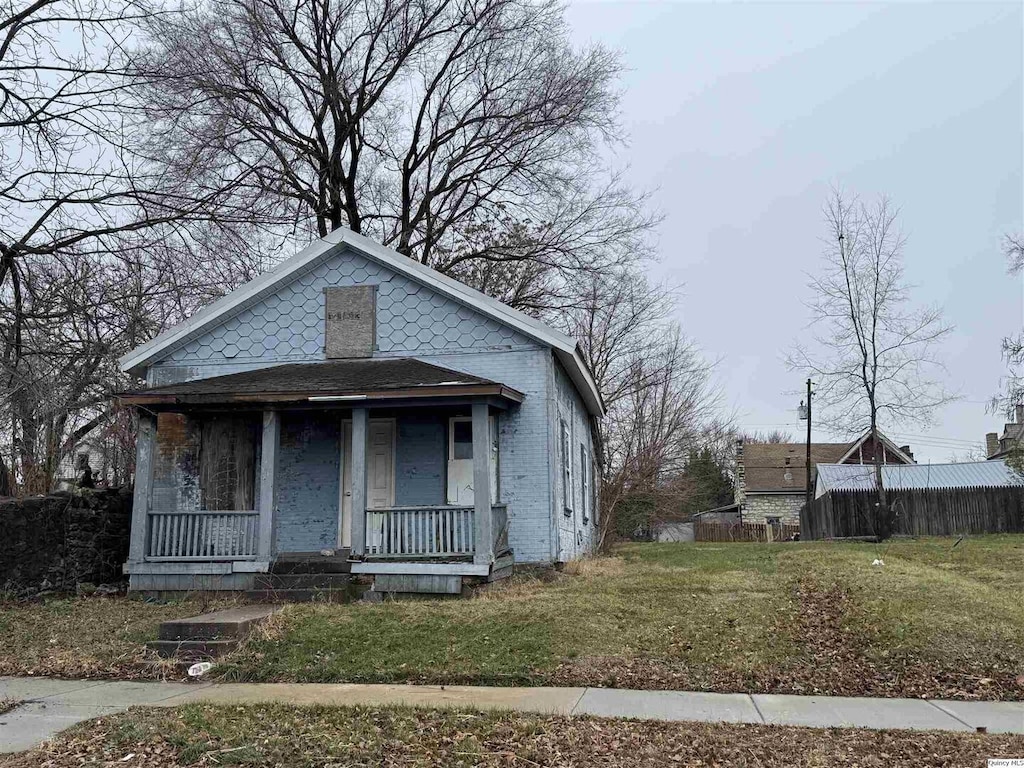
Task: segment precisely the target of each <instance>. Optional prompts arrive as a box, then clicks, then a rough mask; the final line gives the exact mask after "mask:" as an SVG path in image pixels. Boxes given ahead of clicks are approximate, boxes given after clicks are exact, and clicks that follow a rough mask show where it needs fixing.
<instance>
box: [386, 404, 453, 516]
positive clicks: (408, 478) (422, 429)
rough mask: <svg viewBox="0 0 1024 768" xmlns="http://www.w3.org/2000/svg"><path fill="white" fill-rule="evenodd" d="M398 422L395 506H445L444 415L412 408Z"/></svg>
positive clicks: (402, 414)
mask: <svg viewBox="0 0 1024 768" xmlns="http://www.w3.org/2000/svg"><path fill="white" fill-rule="evenodd" d="M397 422H398V425H397V426H398V438H397V445H396V447H395V454H396V455H395V506H399V507H417V506H427V505H430V504H444V503H445V483H446V477H445V457H446V455H447V436H446V431H447V427H448V419H447V416H445V415H443V414H441V413H433V412H421V411H419V410H415V409H411V410H409V411H407V412H403V413H400V414H399V416H398V418H397Z"/></svg>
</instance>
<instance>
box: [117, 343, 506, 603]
mask: <svg viewBox="0 0 1024 768" xmlns="http://www.w3.org/2000/svg"><path fill="white" fill-rule="evenodd" d="M283 369H285V370H283ZM124 399H125V400H126V401H128V402H131V403H132V404H134V405H135V406H136V408H137V409H138V412H139V430H138V442H137V446H138V447H137V467H136V486H135V496H134V511H133V518H132V525H133V527H132V541H131V551H130V555H129V561H128V563H126V565H125V570H126V572H127V573H128V574H129V575H130V577H131V584H132V589H136V590H153V591H173V590H179V589H242V590H245V589H252V588H253V584H254V583H256V581H257V579H258V576H257V574H261V573H267V572H270V571H273V570H275V563H281V562H282V561H287V562H288V563H289V564H290V568H291V572H292V573H295V572H296V571H295V567H296V563H302V562H307V561H308V562H313V561H318V560H322V559H324V558H329V559H330V560H332V561H333V562H338V561H342V560H343V561H345V562H346V563H347V567H346V568H345V570H351V572H352V573H355V574H360V573H362V574H369V575H372V576H374V577H392V576H396V577H409V576H424V577H485V578H490V577H493V576H494V575H495V571H496V568H495V563H498V568H499V569H502V570H504V569H505V568H506V565H510V563H511V557H510V554H511V553H510V551H509V547H508V526H509V512H508V508H507V506H506V505H505V504H504V503H502V498H501V488H500V472H499V468H500V455H499V453H500V450H499V446H500V440H499V432H500V430H501V425H502V420H503V416H504V414H505V413H506V412H507V411H508V409H510V408H515V407H517V406H518V403H519V402H520V401H521V400H522V395H520V394H519V393H518V392H515V391H514V390H510V389H509V388H507V387H504V386H503V385H501V384H498V383H495V382H490V381H487V380H483V379H479V378H477V377H472V376H467V375H465V374H460V373H457V372H454V371H450V370H448V369H444V368H439V367H437V366H431V365H428V364H425V363H420V362H418V361H412V360H359V361H339V362H329V363H315V364H304V365H287V366H277V367H274V368H270V369H262V370H260V371H253V372H248V373H242V374H233V375H229V376H222V377H215V378H210V379H204V380H201V381H195V382H190V383H185V384H178V385H169V386H165V387H157V388H153V389H148V390H142V391H140V392H135V393H129V394H127V395H125V396H124Z"/></svg>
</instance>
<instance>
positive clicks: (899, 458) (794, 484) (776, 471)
mask: <svg viewBox="0 0 1024 768" xmlns="http://www.w3.org/2000/svg"><path fill="white" fill-rule="evenodd" d="M870 436H871V430H866V431H865V432H864V433H863V434H862V435H861V436H860V437H858V438H857V439H856V440H853V441H851V442H849V443H811V469H812V471H813V470H814V469H815V468H816V467H817V466H818V465H819V464H821V465H824V464H851V463H852V464H859V462H854V461H853V459H855V458H856V454H857V449H858V448H859V447H860V446H861V445H863V444H864V442H865V441H866V440H867V439H868V438H870ZM878 437H879V438H880V440H881V442H882V444H883V445H884V446H885V450H886V453H887V454H890V455H891V456H892V458H893V459H896V461H890V462H889V463H890V464H913V463H914V460H913V458H911V457H910V456H908V455H907V454H906V452H904V451H903V450H901V449H900V448H898V447H897V446H896V444H895V443H893V442H892V441H891V440H890V439H889V438H887V437H886V436H885V435H883V434H882V433H881V432H879V433H878ZM787 473H788V475H789V476H788V477H787ZM743 479H744V486H743V487H744V490H745V491H746V492H747V493H780V492H781V493H785V492H792V493H806V491H807V443H748V442H744V443H743ZM812 482H813V480H812Z"/></svg>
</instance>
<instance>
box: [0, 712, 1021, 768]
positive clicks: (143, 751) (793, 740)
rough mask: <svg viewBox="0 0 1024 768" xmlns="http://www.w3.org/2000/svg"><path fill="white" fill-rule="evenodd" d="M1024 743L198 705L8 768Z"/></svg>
mask: <svg viewBox="0 0 1024 768" xmlns="http://www.w3.org/2000/svg"><path fill="white" fill-rule="evenodd" d="M1020 754H1024V737H1022V736H1011V735H988V734H972V733H943V732H934V731H932V732H912V731H869V730H861V729H828V730H825V729H821V730H819V729H810V728H792V727H780V726H767V725H730V724H704V723H665V722H657V721H629V720H609V719H603V718H591V717H572V718H570V717H558V716H549V717H545V716H539V715H538V716H532V715H525V714H510V713H495V712H491V713H482V712H467V711H455V710H417V709H409V708H390V707H376V708H368V707H295V706H283V705H252V706H246V707H236V706H233V707H217V706H213V705H191V706H187V707H181V708H179V709H176V710H171V709H136V710H132V711H130V712H126V713H124V714H120V715H116V716H112V717H108V718H103V719H101V720H97V721H93V722H92V723H88V724H84V725H82V726H79V727H77V728H74V729H72V730H71V731H68V732H66V733H65V734H64V735H62V736H59V737H58V738H57V739H55V740H54V741H53V742H50V743H48V744H46V745H44V746H43V747H42V748H41V749H38V750H35V751H32V752H27V753H23V754H20V755H14V756H10V757H8V758H6V761H5V760H4V759H3V758H0V766H4V768H28V766H41V767H42V768H72V766H75V767H76V768H77V766H80V765H86V764H88V765H104V764H107V765H114V764H118V763H123V764H127V765H140V766H142V765H144V766H147V767H148V768H171V767H172V766H179V765H187V764H195V765H223V764H234V765H252V766H254V765H260V766H263V765H266V766H289V768H292V767H294V768H312V767H313V766H343V765H344V766H349V765H386V766H389V767H390V768H405V766H427V765H435V766H460V767H461V766H485V767H486V768H499V767H504V766H532V767H533V768H562V767H563V766H565V767H568V766H573V767H575V768H582V767H584V766H609V765H615V766H624V767H625V768H639V767H640V766H662V765H664V766H719V767H721V768H752V767H753V766H758V767H759V768H819V767H820V766H846V767H847V768H876V767H877V768H881V766H891V765H913V766H915V767H923V768H954V767H957V768H959V767H960V766H966V765H978V764H981V763H982V762H983V761H984V758H986V757H987V758H993V757H1010V756H1014V755H1020Z"/></svg>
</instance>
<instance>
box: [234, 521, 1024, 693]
mask: <svg viewBox="0 0 1024 768" xmlns="http://www.w3.org/2000/svg"><path fill="white" fill-rule="evenodd" d="M955 543H956V540H955V539H928V540H920V541H910V540H898V541H893V542H891V543H888V544H884V545H867V544H836V543H804V544H776V545H765V544H630V545H626V546H623V547H621V548H620V549H619V550H618V551H617V552H616V555H615V556H613V557H603V558H597V559H594V560H590V561H585V562H583V563H581V564H579V566H578V568H577V569H575V570H576V572H575V573H574V574H572V575H568V574H563V575H559V576H557V577H555V578H554V579H552V580H542V579H537V578H530V577H519V578H516V579H515V580H514V581H513V582H512V583H509V584H505V585H501V586H498V587H497V588H495V589H493V590H492V591H490V592H486V593H484V594H483V595H481V596H480V597H478V598H476V599H473V600H467V601H452V602H398V603H385V604H383V605H342V606H336V605H306V606H292V607H290V608H288V609H287V610H286V611H285V612H284V613H283V614H282V615H280V616H279V617H278V618H277V619H276V621H275V623H274V625H273V626H272V627H271V631H269V632H268V633H266V634H265V635H264V636H263V637H261V638H259V639H257V640H255V641H254V642H252V643H250V644H249V646H248V647H247V648H246V649H244V650H243V651H241V652H240V653H239V654H237V655H236V656H235V657H233V659H231V660H230V661H229V663H228V664H227V665H226V666H224V667H222V674H223V675H224V676H225V677H226V678H228V679H235V680H275V681H306V682H340V681H348V682H359V681H362V682H369V681H373V682H390V681H413V682H432V683H482V684H497V685H508V684H533V685H606V686H616V687H628V688H677V689H689V690H714V691H771V692H777V693H783V692H786V693H828V694H836V695H876V696H933V697H945V698H984V699H1021V698H1024V677H1022V676H1024V598H1022V595H1024V537H1021V536H987V537H978V538H972V539H965V540H963V541H961V542H960V543H959V544H956V546H954V544H955ZM876 557H880V558H881V559H882V560H883V561H884V563H885V565H883V566H881V567H873V566H872V565H871V563H872V561H873V560H874V559H875V558H876Z"/></svg>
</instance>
